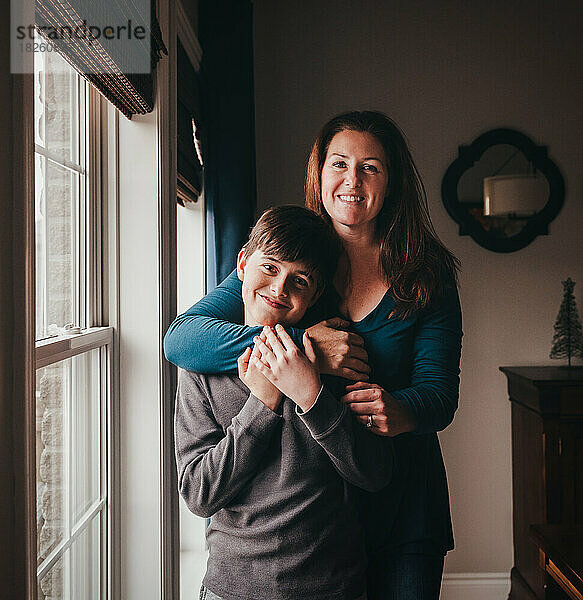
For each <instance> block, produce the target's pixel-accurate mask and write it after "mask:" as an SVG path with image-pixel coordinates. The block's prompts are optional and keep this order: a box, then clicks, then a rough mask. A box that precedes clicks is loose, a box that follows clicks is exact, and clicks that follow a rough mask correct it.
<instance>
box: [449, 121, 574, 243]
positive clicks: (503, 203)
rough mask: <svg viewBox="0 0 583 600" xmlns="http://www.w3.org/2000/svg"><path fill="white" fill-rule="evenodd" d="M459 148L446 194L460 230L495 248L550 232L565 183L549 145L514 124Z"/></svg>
mask: <svg viewBox="0 0 583 600" xmlns="http://www.w3.org/2000/svg"><path fill="white" fill-rule="evenodd" d="M458 152H459V154H458V158H457V159H456V160H454V161H453V163H451V165H450V166H449V168H448V169H447V171H446V173H445V175H444V177H443V181H442V184H441V195H442V198H443V203H444V205H445V208H446V209H447V212H448V213H449V214H450V216H451V217H452V219H454V221H456V223H458V224H459V233H460V235H469V236H471V237H472V239H473V240H475V241H476V242H477V243H478V244H480V246H483V247H484V248H487V249H488V250H492V251H493V252H514V251H516V250H520V249H521V248H524V247H525V246H528V244H530V242H532V241H533V240H534V239H535V238H536V237H537V236H538V235H547V234H548V231H549V223H550V222H551V221H552V220H553V219H554V218H555V217H556V216H557V214H558V213H559V210H560V209H561V206H562V205H563V201H564V197H565V183H564V180H563V176H562V175H561V172H560V171H559V169H558V167H557V165H555V163H554V162H552V161H551V160H550V159H549V158H548V156H547V148H546V146H536V145H535V144H534V143H533V142H532V141H531V140H530V139H529V138H528V137H527V136H526V135H524V134H522V133H520V132H518V131H515V130H513V129H494V130H492V131H488V132H487V133H484V134H483V135H481V136H480V137H478V138H477V139H476V140H474V141H473V142H472V143H471V144H470V145H469V146H460V147H459V149H458Z"/></svg>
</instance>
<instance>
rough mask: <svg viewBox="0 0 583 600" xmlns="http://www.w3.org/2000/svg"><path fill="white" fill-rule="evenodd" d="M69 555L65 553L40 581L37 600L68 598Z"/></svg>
mask: <svg viewBox="0 0 583 600" xmlns="http://www.w3.org/2000/svg"><path fill="white" fill-rule="evenodd" d="M68 564H69V553H68V552H67V553H66V554H65V555H64V556H63V557H61V558H60V559H59V560H58V561H57V562H56V563H55V564H54V565H53V567H52V569H51V570H50V571H49V572H48V573H47V574H46V575H45V576H44V577H43V578H42V579H41V580H40V582H39V586H38V600H65V599H66V598H67V599H68V598H69V597H70V596H69V581H68V579H69V577H68V572H69V569H68Z"/></svg>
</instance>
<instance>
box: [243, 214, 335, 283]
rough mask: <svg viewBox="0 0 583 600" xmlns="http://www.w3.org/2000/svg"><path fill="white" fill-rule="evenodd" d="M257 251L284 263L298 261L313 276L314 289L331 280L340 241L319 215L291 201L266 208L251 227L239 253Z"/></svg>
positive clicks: (246, 253)
mask: <svg viewBox="0 0 583 600" xmlns="http://www.w3.org/2000/svg"><path fill="white" fill-rule="evenodd" d="M256 250H261V251H262V252H264V253H265V254H267V255H269V256H273V257H274V258H277V259H279V260H282V261H285V262H300V263H302V264H303V265H304V266H305V267H306V268H307V269H308V272H309V274H310V275H311V276H312V277H314V279H315V281H316V284H317V289H318V290H321V289H322V288H324V287H325V286H326V285H327V284H329V283H331V282H332V279H333V277H334V273H335V272H336V265H337V263H338V258H339V256H340V253H341V252H342V243H341V242H340V239H339V238H338V236H337V235H336V232H335V231H334V229H333V228H332V226H331V225H330V224H329V223H327V222H326V221H325V220H324V219H323V218H322V217H321V216H320V215H318V214H316V213H315V212H313V211H311V210H309V209H307V208H304V207H303V206H296V205H295V204H284V205H282V206H274V207H272V208H268V209H267V210H266V211H265V212H264V213H263V214H262V215H261V216H260V217H259V219H258V220H257V223H255V225H254V226H253V229H251V233H250V234H249V241H248V242H247V243H246V244H245V245H244V246H243V255H244V256H245V258H249V257H250V256H251V255H252V254H253V253H254V252H255V251H256Z"/></svg>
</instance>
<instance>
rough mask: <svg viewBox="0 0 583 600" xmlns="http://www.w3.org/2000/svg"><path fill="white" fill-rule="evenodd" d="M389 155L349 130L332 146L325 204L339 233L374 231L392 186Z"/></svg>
mask: <svg viewBox="0 0 583 600" xmlns="http://www.w3.org/2000/svg"><path fill="white" fill-rule="evenodd" d="M388 180H389V176H388V167H387V159H386V156H385V151H384V149H383V147H382V145H381V143H380V142H379V140H378V139H377V138H376V137H375V136H374V135H372V134H370V133H366V132H362V131H352V130H345V131H341V132H339V133H337V134H336V135H335V136H334V137H333V138H332V141H331V142H330V146H329V147H328V153H327V154H326V160H325V161H324V166H323V167H322V202H323V204H324V208H325V209H326V212H327V213H328V215H330V218H331V219H332V222H333V223H334V227H335V229H336V230H337V231H338V232H339V233H342V231H344V230H356V229H362V230H365V229H370V230H371V231H374V220H375V218H376V216H377V215H378V214H379V211H380V210H381V208H382V207H383V202H384V199H385V196H386V193H387V186H388Z"/></svg>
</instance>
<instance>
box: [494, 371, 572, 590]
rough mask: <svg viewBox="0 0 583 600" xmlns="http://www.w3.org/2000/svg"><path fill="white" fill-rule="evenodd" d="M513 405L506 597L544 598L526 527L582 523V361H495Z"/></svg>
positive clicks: (541, 573)
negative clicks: (510, 550) (577, 364)
mask: <svg viewBox="0 0 583 600" xmlns="http://www.w3.org/2000/svg"><path fill="white" fill-rule="evenodd" d="M500 370H501V371H502V372H503V373H504V374H505V375H506V377H507V378H508V395H509V397H510V402H511V405H512V491H513V509H514V514H513V529H514V567H513V568H512V572H511V582H512V587H511V590H510V596H509V598H510V599H511V600H534V599H538V600H549V599H550V597H551V596H550V592H549V590H548V589H547V587H546V585H545V581H546V579H545V572H544V570H543V568H541V565H540V564H539V552H538V548H537V545H536V544H535V542H534V540H533V539H532V537H531V535H530V533H529V528H530V526H531V525H533V524H543V525H544V524H561V525H566V526H570V525H572V526H575V525H577V524H578V525H583V367H572V368H571V369H568V368H563V367H500Z"/></svg>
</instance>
